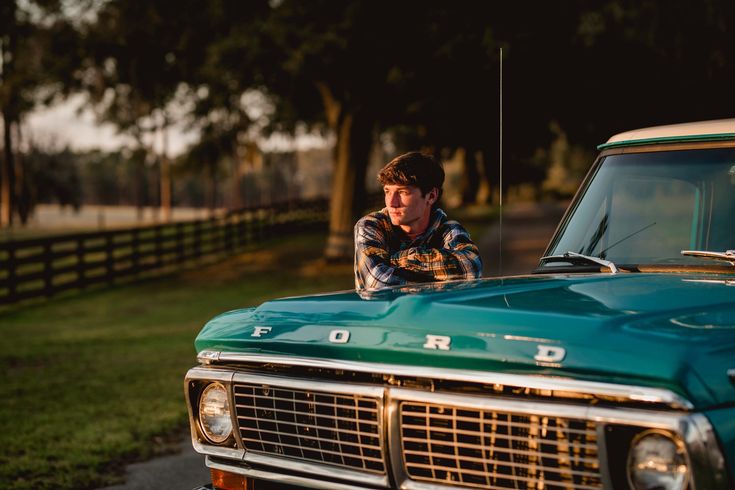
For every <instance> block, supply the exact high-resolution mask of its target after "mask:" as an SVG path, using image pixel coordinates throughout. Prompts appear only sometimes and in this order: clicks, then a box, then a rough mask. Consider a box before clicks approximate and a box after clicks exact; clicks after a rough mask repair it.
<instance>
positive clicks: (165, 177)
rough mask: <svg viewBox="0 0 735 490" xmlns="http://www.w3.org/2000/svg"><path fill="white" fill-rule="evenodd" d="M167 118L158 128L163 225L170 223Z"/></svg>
mask: <svg viewBox="0 0 735 490" xmlns="http://www.w3.org/2000/svg"><path fill="white" fill-rule="evenodd" d="M167 128H168V118H167V117H166V116H164V117H163V121H162V122H161V125H160V127H159V131H160V132H161V157H160V159H159V162H160V165H161V169H160V170H161V178H160V184H161V214H162V217H163V221H164V223H170V222H171V162H170V161H169V159H168V131H167Z"/></svg>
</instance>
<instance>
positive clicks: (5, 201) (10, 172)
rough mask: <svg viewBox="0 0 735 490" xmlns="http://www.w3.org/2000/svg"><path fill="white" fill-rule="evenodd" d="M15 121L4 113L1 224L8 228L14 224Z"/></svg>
mask: <svg viewBox="0 0 735 490" xmlns="http://www.w3.org/2000/svg"><path fill="white" fill-rule="evenodd" d="M12 124H13V121H12V120H11V118H10V117H9V116H8V115H7V114H6V113H3V142H4V146H5V148H4V150H5V151H4V156H5V158H3V168H2V192H0V194H1V196H0V226H2V227H3V228H8V227H10V226H12V224H13V208H14V206H15V199H14V197H15V159H14V158H13V137H12V134H11V126H12Z"/></svg>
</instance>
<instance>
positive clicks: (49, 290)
mask: <svg viewBox="0 0 735 490" xmlns="http://www.w3.org/2000/svg"><path fill="white" fill-rule="evenodd" d="M52 244H53V243H52V242H51V241H50V240H49V241H47V242H46V243H44V244H43V294H44V296H46V297H47V298H49V297H51V296H52V295H53V294H54V284H53V280H54V273H53V267H52V265H53V264H52V255H51V245H52Z"/></svg>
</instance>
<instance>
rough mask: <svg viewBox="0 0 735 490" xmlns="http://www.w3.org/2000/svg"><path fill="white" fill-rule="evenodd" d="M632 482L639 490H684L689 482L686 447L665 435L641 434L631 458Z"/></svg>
mask: <svg viewBox="0 0 735 490" xmlns="http://www.w3.org/2000/svg"><path fill="white" fill-rule="evenodd" d="M628 479H629V480H630V484H631V486H632V487H633V488H634V489H635V490H652V489H660V490H684V489H685V488H686V486H687V483H688V481H689V465H688V462H687V453H686V449H685V448H684V443H683V442H682V441H681V439H679V438H677V437H675V436H673V435H671V434H669V433H668V432H664V431H658V430H647V431H645V432H642V433H641V434H638V436H636V438H635V439H633V442H632V443H631V446H630V453H629V454H628Z"/></svg>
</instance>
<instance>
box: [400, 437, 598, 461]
mask: <svg viewBox="0 0 735 490" xmlns="http://www.w3.org/2000/svg"><path fill="white" fill-rule="evenodd" d="M406 442H425V439H415V438H406ZM457 447H458V448H460V449H461V448H467V449H474V448H475V446H474V445H472V444H464V443H461V442H458V443H457ZM493 451H494V452H496V453H507V454H515V455H519V456H521V455H523V456H535V455H537V454H538V453H537V452H536V451H521V450H517V449H516V450H513V449H504V448H494V449H493ZM404 453H405V454H407V455H416V456H420V455H422V454H425V452H424V451H413V450H409V449H406V450H404ZM546 458H548V459H557V460H561V461H562V462H564V461H566V460H568V459H569V457H568V456H559V455H556V454H548V453H546V454H544V459H546ZM462 459H467V460H468V461H472V460H474V459H478V460H480V461H485V459H484V458H473V457H472V456H467V455H462ZM575 461H577V462H580V463H589V464H590V465H596V464H597V462H598V459H597V458H575Z"/></svg>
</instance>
